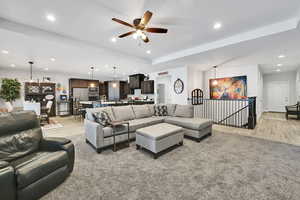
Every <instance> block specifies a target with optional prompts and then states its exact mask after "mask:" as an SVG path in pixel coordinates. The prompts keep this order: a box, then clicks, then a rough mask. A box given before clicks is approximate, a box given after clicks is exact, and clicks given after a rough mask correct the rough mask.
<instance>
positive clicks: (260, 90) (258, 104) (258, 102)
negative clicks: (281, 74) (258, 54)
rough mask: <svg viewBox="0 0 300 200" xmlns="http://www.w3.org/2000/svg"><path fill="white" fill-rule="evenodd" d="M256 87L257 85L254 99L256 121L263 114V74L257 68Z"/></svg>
mask: <svg viewBox="0 0 300 200" xmlns="http://www.w3.org/2000/svg"><path fill="white" fill-rule="evenodd" d="M257 73H258V75H257V79H258V85H257V90H258V91H257V97H256V110H257V115H258V116H257V119H259V118H260V116H261V114H262V112H264V77H263V73H262V71H261V69H260V67H258V72H257Z"/></svg>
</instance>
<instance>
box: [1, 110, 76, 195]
mask: <svg viewBox="0 0 300 200" xmlns="http://www.w3.org/2000/svg"><path fill="white" fill-rule="evenodd" d="M73 165H74V145H73V144H72V142H71V141H70V140H68V139H64V138H44V137H43V134H42V130H41V127H40V124H39V120H38V119H37V117H36V115H35V113H34V112H30V111H20V112H14V113H3V114H0V199H1V200H2V199H3V200H34V199H38V198H40V197H42V196H43V195H45V194H46V193H48V192H49V191H51V190H52V189H54V188H55V187H56V186H58V185H59V184H60V183H62V182H63V181H64V180H65V179H66V178H67V177H68V176H69V174H70V173H71V172H72V171H73Z"/></svg>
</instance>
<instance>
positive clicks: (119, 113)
mask: <svg viewBox="0 0 300 200" xmlns="http://www.w3.org/2000/svg"><path fill="white" fill-rule="evenodd" d="M112 110H113V113H114V115H115V119H116V120H117V121H127V120H132V119H134V118H135V115H134V112H133V110H132V107H131V106H115V107H112Z"/></svg>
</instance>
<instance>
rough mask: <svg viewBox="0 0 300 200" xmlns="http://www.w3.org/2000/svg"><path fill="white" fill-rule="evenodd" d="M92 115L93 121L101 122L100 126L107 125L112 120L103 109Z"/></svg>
mask: <svg viewBox="0 0 300 200" xmlns="http://www.w3.org/2000/svg"><path fill="white" fill-rule="evenodd" d="M93 117H94V118H95V122H97V123H99V124H101V125H102V126H108V125H109V123H110V122H111V121H112V120H111V118H110V117H109V114H108V113H107V112H106V111H104V110H103V111H100V112H95V113H93Z"/></svg>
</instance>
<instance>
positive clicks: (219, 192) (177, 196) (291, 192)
mask: <svg viewBox="0 0 300 200" xmlns="http://www.w3.org/2000/svg"><path fill="white" fill-rule="evenodd" d="M71 139H72V140H73V142H74V143H75V147H76V162H75V167H74V171H73V173H72V174H71V176H70V177H69V178H68V179H67V180H66V181H65V182H64V183H63V184H62V185H60V186H59V187H58V188H57V189H55V190H53V191H52V192H50V193H49V194H47V195H46V196H44V197H43V198H42V199H43V200H53V199H55V200H60V199H61V200H86V199H91V200H118V199H120V200H196V199H197V200H299V199H300V190H299V188H300V156H299V155H300V148H299V147H296V146H292V145H287V144H282V143H276V142H271V141H267V140H262V139H257V138H250V137H245V136H238V135H231V134H220V133H214V134H213V136H212V137H210V138H207V139H205V140H203V141H202V142H201V143H197V142H194V141H191V140H188V139H185V140H184V145H183V146H181V147H178V148H175V149H173V150H171V151H169V152H167V153H166V154H164V155H162V156H161V157H159V158H158V159H157V160H154V159H153V158H152V157H151V155H150V154H149V153H148V152H145V151H143V150H136V149H135V146H134V143H131V146H130V147H129V148H124V149H121V150H119V151H117V152H112V151H111V150H110V149H108V150H106V151H103V152H102V153H101V154H97V153H96V152H95V151H94V150H93V149H92V148H91V147H90V146H89V145H87V144H86V143H85V141H84V140H85V139H84V136H83V135H82V136H79V137H72V138H71Z"/></svg>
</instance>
